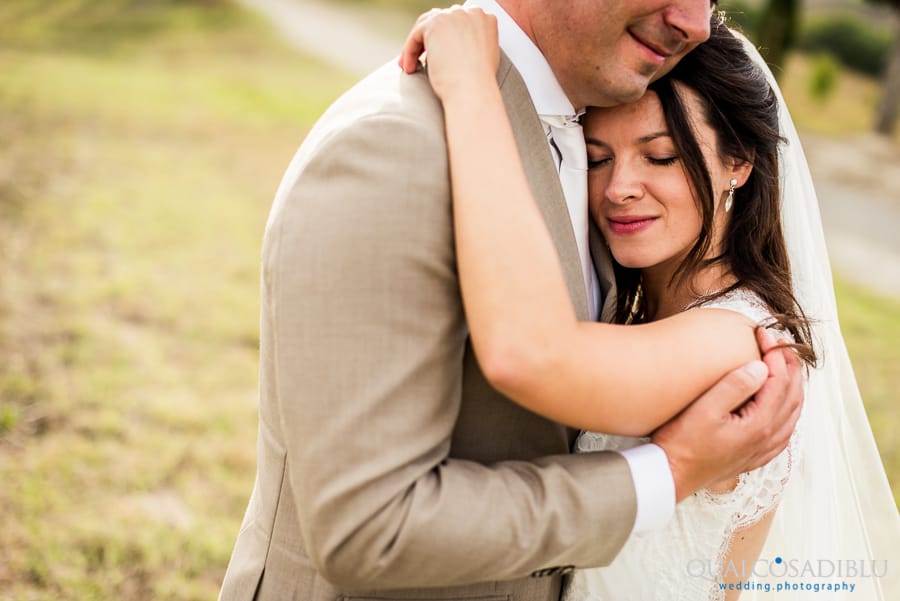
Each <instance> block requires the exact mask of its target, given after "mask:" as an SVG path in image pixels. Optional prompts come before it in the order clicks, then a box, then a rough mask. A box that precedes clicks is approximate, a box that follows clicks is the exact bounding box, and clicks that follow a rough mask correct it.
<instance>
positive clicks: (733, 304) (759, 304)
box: [695, 288, 772, 324]
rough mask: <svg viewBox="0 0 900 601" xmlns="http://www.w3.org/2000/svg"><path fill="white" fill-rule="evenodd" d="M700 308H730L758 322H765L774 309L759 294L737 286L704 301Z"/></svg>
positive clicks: (698, 306)
mask: <svg viewBox="0 0 900 601" xmlns="http://www.w3.org/2000/svg"><path fill="white" fill-rule="evenodd" d="M695 308H698V309H728V310H730V311H734V312H736V313H740V314H741V315H743V316H745V317H746V318H747V319H749V320H750V321H752V322H754V323H756V324H763V323H765V322H767V321H768V320H769V319H770V318H771V317H772V311H771V310H769V307H768V306H767V305H766V303H765V301H763V299H762V298H760V297H759V295H758V294H756V293H755V292H753V291H752V290H748V289H747V288H735V289H734V290H730V291H729V292H726V293H725V294H723V295H721V296H717V297H715V298H713V299H711V300H708V301H704V302H702V303H700V304H699V305H697V306H696V307H695Z"/></svg>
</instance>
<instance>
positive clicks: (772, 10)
mask: <svg viewBox="0 0 900 601" xmlns="http://www.w3.org/2000/svg"><path fill="white" fill-rule="evenodd" d="M799 20H800V2H799V0H767V2H766V4H765V6H764V7H763V9H762V13H761V14H760V17H759V21H758V24H757V35H756V41H757V43H758V44H759V46H760V52H762V54H763V56H764V57H765V59H766V62H768V63H769V65H770V66H771V67H773V69H772V71H773V73H775V75H776V77H777V76H778V75H780V74H781V71H782V69H776V68H775V67H783V66H784V57H785V55H786V54H787V51H788V49H789V48H790V47H791V46H792V45H793V44H794V41H795V40H796V38H797V28H798V22H799Z"/></svg>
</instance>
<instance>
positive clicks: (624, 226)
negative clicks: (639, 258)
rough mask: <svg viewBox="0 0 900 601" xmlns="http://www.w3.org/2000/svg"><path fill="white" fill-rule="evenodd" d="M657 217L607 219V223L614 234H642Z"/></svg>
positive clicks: (637, 216) (636, 216)
mask: <svg viewBox="0 0 900 601" xmlns="http://www.w3.org/2000/svg"><path fill="white" fill-rule="evenodd" d="M656 219H657V218H656V217H651V216H644V215H632V216H628V217H624V216H623V217H607V218H606V223H607V224H608V225H609V229H610V231H611V232H612V233H613V234H619V235H627V234H636V233H638V232H642V231H644V230H645V229H647V228H648V227H650V226H651V225H652V224H653V222H654V221H656Z"/></svg>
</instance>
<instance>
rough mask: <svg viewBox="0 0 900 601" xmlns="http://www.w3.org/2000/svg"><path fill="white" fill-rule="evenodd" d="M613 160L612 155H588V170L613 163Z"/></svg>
mask: <svg viewBox="0 0 900 601" xmlns="http://www.w3.org/2000/svg"><path fill="white" fill-rule="evenodd" d="M612 160H613V159H612V157H610V156H603V157H591V156H590V155H588V171H591V170H593V169H599V168H600V167H603V166H604V165H609V164H610V163H612Z"/></svg>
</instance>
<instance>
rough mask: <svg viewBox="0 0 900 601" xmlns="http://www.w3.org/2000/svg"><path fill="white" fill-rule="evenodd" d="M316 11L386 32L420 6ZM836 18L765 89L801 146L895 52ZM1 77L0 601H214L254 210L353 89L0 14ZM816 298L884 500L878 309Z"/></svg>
mask: <svg viewBox="0 0 900 601" xmlns="http://www.w3.org/2000/svg"><path fill="white" fill-rule="evenodd" d="M335 1H336V2H340V3H342V4H343V5H345V6H352V5H354V4H355V5H366V8H367V10H369V9H372V8H373V7H376V8H377V9H379V10H382V9H383V10H385V11H393V12H395V13H397V14H398V15H402V16H401V17H398V18H401V19H402V21H401V23H400V24H399V25H398V26H397V27H396V28H397V29H400V30H403V29H405V28H406V24H407V23H410V22H411V20H412V15H413V14H414V13H415V12H417V11H419V10H421V9H422V8H425V7H427V6H429V5H430V4H431V3H430V2H424V1H422V0H335ZM850 4H853V5H854V6H853V7H851V8H853V9H854V11H855V12H853V14H857V13H860V11H862V12H861V13H860V14H863V15H864V16H862V17H856V16H854V17H850V16H847V15H845V14H844V13H834V14H833V13H832V12H829V11H816V12H815V14H813V11H809V15H806V14H803V15H802V18H801V23H802V26H801V29H800V32H799V35H798V36H797V38H796V45H795V49H799V50H800V51H799V52H793V53H789V54H788V55H787V60H786V64H785V65H783V66H782V67H781V68H782V70H783V79H782V81H783V85H784V89H785V93H786V95H787V97H788V102H789V104H790V105H791V106H792V108H793V110H794V114H795V117H796V119H797V121H798V123H799V125H800V127H801V129H804V130H805V131H809V132H814V133H815V134H817V135H823V136H847V135H854V134H858V133H860V132H863V131H866V130H868V129H870V128H871V126H872V122H873V118H874V114H875V112H876V107H877V102H878V98H879V97H880V96H879V94H880V91H881V89H882V84H881V83H880V82H879V80H878V79H876V78H875V77H874V75H876V74H877V75H879V76H881V75H882V74H883V73H882V71H883V70H884V69H885V68H886V67H885V65H886V64H887V62H886V53H887V52H888V50H887V48H888V47H889V45H890V41H891V40H892V38H891V35H892V34H891V33H890V32H889V30H888V29H886V28H885V27H884V26H883V22H887V20H886V19H878V18H874V19H873V18H872V16H871V15H872V14H876V15H877V14H883V13H869V12H866V11H868V10H870V9H872V7H868V6H867V7H865V9H864V10H863V9H862V8H861V6H862V5H861V4H860V3H858V2H857V3H850ZM729 5H731V3H723V5H722V6H723V8H728V7H729ZM735 5H736V3H735ZM737 6H738V9H737V10H736V11H735V15H736V17H735V18H736V19H737V18H739V19H744V20H745V21H742V22H744V23H746V25H745V27H747V28H748V30H749V29H750V28H751V27H752V24H753V23H754V22H755V21H754V19H756V18H757V17H756V16H755V15H757V14H758V11H759V10H760V6H761V4H760V3H758V2H757V3H747V4H741V5H737ZM880 10H885V9H883V8H882V9H880ZM853 19H856V21H854V20H853ZM860 19H861V20H860ZM849 23H853V24H849ZM848 24H849V25H848ZM829 27H830V28H833V29H831V30H829V29H828V28H829ZM860 28H862V29H860ZM820 31H830V32H831V33H827V34H823V33H816V32H820ZM835 31H837V32H839V33H834V32H835ZM817 36H818V37H817ZM840 40H845V41H840ZM826 41H827V42H830V43H829V44H824V42H826ZM844 46H846V48H849V49H850V50H846V49H845V50H841V49H840V48H842V47H844ZM863 47H865V48H872V49H871V50H866V51H865V52H861V51H860V50H859V49H860V48H863ZM866 52H869V53H871V55H872V56H871V57H869V58H860V57H861V56H862V55H864V54H866ZM823 53H828V56H829V57H830V58H827V59H825V58H822V56H823ZM854 61H856V62H854ZM0 73H2V74H3V75H2V76H0V137H2V139H3V140H4V149H3V152H2V153H0V482H2V483H3V484H2V485H0V598H3V599H17V600H18V599H21V600H26V599H28V600H32V599H48V600H49V599H79V600H80V599H104V600H105V599H109V600H114V599H115V600H139V599H140V600H143V599H173V600H193V599H214V598H215V596H216V593H217V591H218V587H219V584H220V582H221V578H222V575H223V573H224V569H225V566H226V564H227V561H228V557H229V555H230V552H231V548H232V545H233V543H234V539H235V536H236V534H237V529H238V526H239V523H240V519H241V516H242V513H243V511H244V508H245V507H246V503H247V499H248V496H249V493H250V490H251V487H252V483H253V477H254V473H255V452H254V450H255V440H256V387H257V371H256V370H257V359H258V342H259V340H258V281H259V245H260V240H261V236H262V231H263V227H264V224H265V219H266V215H267V211H268V207H269V204H270V202H271V198H272V196H273V194H274V191H275V188H276V186H277V183H278V181H279V179H280V177H281V174H282V172H283V170H284V168H285V167H286V165H287V163H288V161H289V159H290V157H291V155H292V153H293V152H294V150H295V148H296V147H297V146H298V144H299V143H300V141H301V140H302V139H303V137H304V135H305V134H306V132H307V131H308V129H309V127H311V125H312V123H313V122H314V121H315V119H316V118H317V117H318V115H319V114H321V112H322V111H323V110H324V109H325V108H326V107H327V105H328V104H329V103H330V102H331V101H332V100H333V99H334V98H335V97H336V96H337V95H338V94H339V93H340V92H341V91H343V90H345V89H346V88H347V87H349V86H350V85H351V84H352V82H353V81H354V79H355V76H353V75H351V74H348V73H343V72H340V71H337V70H335V69H334V68H333V67H330V66H327V65H325V64H323V63H321V62H319V61H317V60H315V59H312V58H310V57H307V56H303V55H301V54H298V53H297V52H296V51H295V50H293V49H291V48H289V47H288V46H287V45H286V44H284V43H282V42H281V41H280V39H279V38H278V36H276V35H274V34H273V31H272V29H271V28H270V26H269V25H268V24H267V23H265V22H264V21H263V20H262V19H261V18H259V17H257V16H256V15H255V14H252V13H249V12H248V11H247V10H245V9H242V8H240V7H238V6H237V5H236V4H234V3H233V2H230V1H228V0H104V1H103V2H97V1H94V0H4V1H3V2H2V3H0ZM863 177H865V176H863ZM838 295H839V303H840V307H841V312H842V323H843V329H844V332H845V334H846V337H847V343H848V346H849V347H850V351H851V354H852V356H853V357H854V360H855V367H856V371H857V374H858V376H859V379H860V383H861V386H862V388H863V395H864V398H865V399H866V403H867V407H868V410H869V413H870V417H871V421H872V425H873V429H874V431H875V433H876V437H877V439H878V441H879V446H880V448H881V451H882V454H883V456H884V458H885V462H886V465H887V467H888V471H889V475H890V478H891V481H892V483H893V484H894V491H895V495H896V494H897V492H898V490H900V486H898V485H900V412H898V410H897V409H896V407H897V400H898V396H897V391H898V389H900V373H898V365H900V301H898V300H896V299H892V298H886V297H884V296H880V295H877V294H875V293H872V292H870V291H866V290H863V289H860V288H859V287H856V286H851V285H849V284H847V283H845V282H843V281H841V280H839V281H838Z"/></svg>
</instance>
